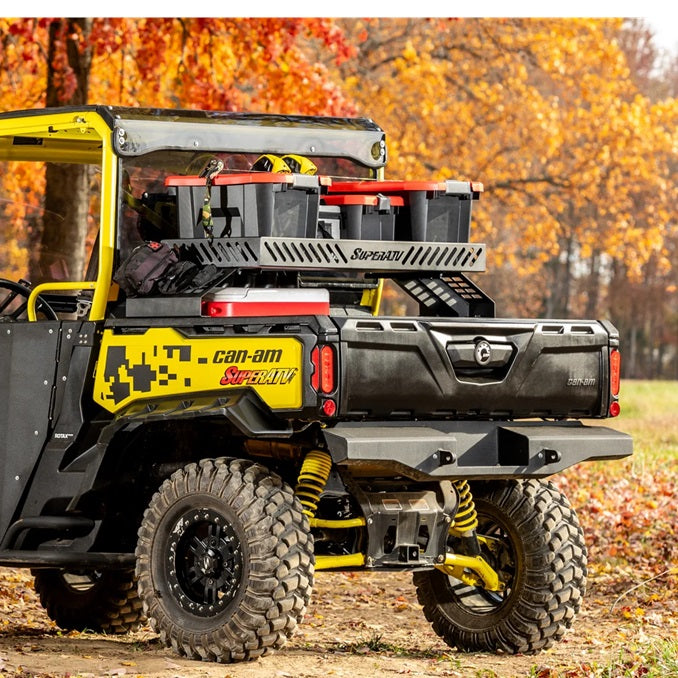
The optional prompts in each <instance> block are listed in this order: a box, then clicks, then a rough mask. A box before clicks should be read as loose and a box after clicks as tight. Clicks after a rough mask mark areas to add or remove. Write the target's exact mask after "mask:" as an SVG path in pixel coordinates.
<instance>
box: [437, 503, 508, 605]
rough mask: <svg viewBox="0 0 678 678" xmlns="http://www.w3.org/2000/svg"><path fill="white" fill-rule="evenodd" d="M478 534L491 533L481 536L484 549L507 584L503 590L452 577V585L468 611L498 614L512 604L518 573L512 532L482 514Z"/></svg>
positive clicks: (450, 583)
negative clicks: (466, 582)
mask: <svg viewBox="0 0 678 678" xmlns="http://www.w3.org/2000/svg"><path fill="white" fill-rule="evenodd" d="M476 531H477V534H478V535H480V536H481V537H483V536H484V537H488V539H487V541H483V540H482V539H480V540H479V541H480V551H481V553H482V555H483V557H484V558H485V560H486V561H487V562H488V563H489V565H490V566H491V567H492V568H493V569H494V570H495V572H497V573H498V575H499V580H500V581H501V582H503V583H504V584H505V588H504V590H503V591H488V590H487V589H484V588H482V587H479V586H470V585H468V584H465V583H464V582H462V581H460V580H458V579H455V578H454V577H448V579H449V585H450V588H451V590H452V593H453V594H454V597H455V598H456V600H457V602H458V604H459V605H461V606H462V607H463V608H464V609H465V610H466V611H467V612H468V613H470V614H474V615H478V616H483V615H490V614H495V613H496V612H497V611H498V610H499V609H500V608H502V607H503V606H505V605H507V604H508V601H509V599H510V598H511V593H512V591H513V586H514V582H515V576H516V553H515V550H514V547H513V543H512V540H511V536H510V535H509V533H508V531H507V529H506V527H505V526H503V525H501V524H500V523H499V522H498V521H497V520H495V519H494V518H490V517H488V516H482V515H478V528H477V530H476Z"/></svg>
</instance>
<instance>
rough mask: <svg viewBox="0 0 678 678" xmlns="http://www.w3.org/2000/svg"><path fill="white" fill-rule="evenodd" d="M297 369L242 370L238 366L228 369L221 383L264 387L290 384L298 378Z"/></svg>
mask: <svg viewBox="0 0 678 678" xmlns="http://www.w3.org/2000/svg"><path fill="white" fill-rule="evenodd" d="M298 371H299V368H297V367H274V368H273V369H271V370H241V369H240V368H239V367H238V366H237V365H231V366H230V367H228V368H227V369H226V370H225V372H224V376H223V377H222V378H221V381H220V382H219V383H220V384H221V385H222V386H234V385H235V386H257V385H258V386H263V385H276V384H277V385H280V386H284V385H285V384H289V383H290V382H291V381H292V379H294V377H295V376H296V374H297V372H298Z"/></svg>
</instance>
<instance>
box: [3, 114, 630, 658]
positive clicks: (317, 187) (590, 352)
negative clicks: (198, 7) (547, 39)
mask: <svg viewBox="0 0 678 678" xmlns="http://www.w3.org/2000/svg"><path fill="white" fill-rule="evenodd" d="M0 163H2V173H1V174H0V191H2V193H1V194H0V198H2V200H0V211H1V214H2V218H3V220H4V221H5V223H10V220H11V223H12V224H14V226H13V229H14V230H13V231H12V232H13V233H14V234H15V235H16V239H17V240H18V241H19V242H22V238H23V241H25V242H36V241H37V240H35V234H36V233H40V231H41V229H46V228H47V229H57V230H58V229H59V228H64V229H66V228H67V227H69V226H71V224H68V223H67V222H68V219H70V218H71V217H66V216H64V215H61V216H60V215H58V214H57V215H55V214H54V212H55V211H56V210H55V208H54V207H53V202H50V206H45V203H44V196H43V193H45V192H46V190H47V189H46V188H45V186H46V185H47V183H46V182H45V180H44V174H45V168H46V167H50V166H51V167H52V168H54V169H55V171H56V172H57V174H58V172H59V168H60V167H65V166H66V164H69V163H70V164H73V163H75V164H80V165H83V166H85V167H86V168H87V177H88V182H87V183H88V187H89V188H88V189H87V187H86V189H87V190H84V191H79V192H75V191H74V192H73V195H81V197H82V200H83V201H84V202H83V204H84V209H83V210H81V212H82V213H83V214H84V216H85V219H86V220H87V223H86V225H85V231H87V235H86V237H83V238H82V239H81V240H82V241H83V243H84V245H83V244H82V243H80V242H77V240H78V239H77V238H71V239H70V241H69V240H68V238H65V239H64V238H61V239H59V238H52V239H47V240H46V239H45V238H44V237H43V238H42V242H43V243H44V242H47V241H50V242H59V243H61V247H62V249H61V251H55V252H53V253H52V254H51V256H50V257H45V256H42V254H44V253H40V252H34V251H31V252H30V255H31V257H32V258H33V260H34V261H38V262H49V265H44V266H43V267H42V268H39V266H38V271H39V272H38V274H37V275H38V278H36V277H35V274H33V275H32V279H31V281H30V282H28V280H27V279H25V278H26V277H27V274H25V275H24V274H22V275H17V279H3V280H0V316H1V317H0V389H1V391H0V460H1V463H2V470H3V473H2V481H1V484H0V540H1V543H0V565H3V566H8V567H27V568H31V570H32V572H33V574H34V576H35V588H36V591H37V592H38V594H39V596H40V600H41V603H42V605H43V606H44V607H45V609H46V610H47V613H48V614H49V616H50V617H51V618H52V619H53V620H54V621H55V622H56V623H57V624H58V625H59V626H61V627H63V628H66V629H72V628H75V629H78V628H79V629H83V628H88V629H94V630H97V629H99V630H106V631H109V632H123V631H126V630H129V629H133V628H134V627H135V626H136V625H138V624H140V623H142V622H144V621H145V620H146V619H148V620H149V622H150V624H151V626H152V628H153V629H154V630H155V631H156V632H157V633H158V634H159V635H160V638H161V640H162V642H163V643H165V644H166V645H167V646H171V647H172V648H174V650H176V651H177V652H179V653H181V654H184V655H187V656H188V657H192V658H196V659H203V660H210V661H219V662H228V661H235V660H242V659H252V658H255V657H258V656H260V655H263V654H265V653H267V652H268V651H270V650H272V649H276V648H280V647H282V645H283V644H284V642H285V640H286V639H287V638H288V637H289V636H290V635H291V634H292V633H293V631H294V629H295V627H296V626H297V624H298V623H299V622H300V621H301V620H302V618H303V616H304V613H305V610H306V606H307V604H308V602H309V597H310V595H311V588H312V584H313V577H314V571H317V570H329V569H334V570H356V569H366V570H370V569H373V568H382V569H387V570H394V571H395V570H411V571H412V573H413V577H414V584H415V586H416V590H417V595H418V598H419V601H420V602H421V604H422V606H423V610H424V614H425V616H426V618H427V619H428V620H429V622H431V624H432V625H433V628H434V630H435V632H436V633H437V634H439V635H440V636H441V637H442V638H443V639H444V640H445V641H446V642H447V643H448V644H449V645H450V646H452V647H456V648H458V649H460V650H491V651H495V650H496V651H503V652H508V653H516V652H534V651H537V650H540V649H542V648H547V647H549V646H550V645H551V644H552V643H553V642H554V641H557V640H558V639H560V638H561V637H562V636H563V634H564V632H565V631H566V629H567V628H568V627H569V626H570V624H571V623H572V620H573V618H574V617H575V615H576V613H577V611H578V609H579V607H580V604H581V600H582V595H583V594H584V589H585V580H586V547H585V544H584V538H583V535H582V530H581V528H580V526H579V524H578V521H577V518H576V516H575V513H574V511H573V509H572V508H571V507H570V505H569V503H568V501H567V499H566V498H565V497H564V496H563V495H562V493H561V492H559V491H558V490H557V489H556V488H555V487H554V485H553V484H551V483H550V482H548V481H547V480H544V478H546V477H547V476H550V475H552V474H554V473H557V472H559V471H562V470H563V469H566V468H568V467H571V466H573V465H574V464H577V463H579V462H583V461H587V460H599V459H617V458H621V457H624V456H627V455H629V454H631V452H632V444H631V441H630V439H629V437H628V436H626V435H625V434H622V433H618V432H616V431H613V430H611V429H608V428H605V427H602V426H599V425H597V423H596V422H593V423H594V424H595V425H588V424H587V425H585V424H583V423H582V422H581V420H582V419H593V420H599V419H604V418H606V417H609V416H615V415H616V414H618V412H619V404H618V394H619V376H620V354H619V346H618V343H619V338H618V333H617V331H616V330H615V328H614V327H613V326H612V325H611V324H610V323H609V322H606V321H594V320H575V321H573V320H552V319H548V320H525V319H514V318H511V319H504V318H497V317H495V313H494V304H493V301H492V300H491V299H490V298H489V297H488V296H487V295H486V294H485V293H484V292H483V291H482V290H481V289H480V288H479V287H478V286H477V285H476V284H475V282H473V281H472V280H471V278H470V277H469V274H474V273H476V272H479V271H482V270H483V269H484V266H485V245H484V244H480V243H474V242H471V241H470V239H469V238H470V234H469V227H470V220H471V208H472V205H473V202H474V200H477V199H478V198H479V196H480V193H481V191H482V186H481V185H480V184H476V183H472V182H467V181H456V180H448V181H396V180H388V179H386V178H385V177H384V166H385V164H386V143H385V136H384V132H383V131H382V130H381V129H380V128H379V127H378V126H377V125H376V124H375V123H373V122H372V121H370V120H367V119H339V118H320V117H317V118H316V117H301V116H277V115H254V114H232V113H218V112H202V111H181V110H158V109H132V108H116V107H110V106H106V107H105V106H84V107H80V108H77V109H76V108H63V109H42V110H30V111H20V112H15V113H3V114H0ZM52 163H53V165H50V164H52ZM71 166H72V165H71ZM26 167H29V168H30V169H28V170H27V169H26ZM22 182H23V184H25V186H24V185H22ZM22 191H23V192H22ZM46 209H49V210H50V211H51V214H50V218H49V219H45V218H44V214H41V210H43V211H44V210H46ZM55 216H56V218H55ZM23 228H25V232H24V233H23V234H22V229H23ZM68 232H69V233H70V232H72V231H71V230H69V231H68ZM31 239H33V240H31ZM64 240H66V242H64ZM68 247H73V248H75V247H82V248H83V252H85V253H86V255H85V256H83V261H84V262H85V263H84V265H83V266H82V270H72V269H73V268H77V267H74V266H73V264H72V261H73V259H72V257H69V256H67V254H68V253H67V252H65V250H64V248H68ZM57 249H58V248H57ZM39 255H40V256H39ZM68 262H71V263H70V264H69V263H68ZM19 278H20V279H19ZM31 283H32V284H31ZM385 286H389V289H392V290H397V291H399V292H400V293H402V295H403V297H404V298H407V299H409V300H411V303H412V305H413V306H414V307H415V308H418V309H419V311H418V313H411V314H410V315H406V316H384V315H380V311H379V307H380V301H381V297H382V290H383V289H384V287H385Z"/></svg>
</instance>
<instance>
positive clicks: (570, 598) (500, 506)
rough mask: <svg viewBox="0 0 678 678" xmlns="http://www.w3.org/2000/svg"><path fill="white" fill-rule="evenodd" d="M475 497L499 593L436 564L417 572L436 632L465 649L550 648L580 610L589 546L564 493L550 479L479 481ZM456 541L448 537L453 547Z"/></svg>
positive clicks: (484, 545) (510, 650) (526, 650)
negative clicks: (499, 583)
mask: <svg viewBox="0 0 678 678" xmlns="http://www.w3.org/2000/svg"><path fill="white" fill-rule="evenodd" d="M473 498H474V501H475V505H476V510H477V512H478V529H477V533H478V535H483V536H486V537H487V539H485V540H484V541H483V540H482V539H481V550H482V553H483V555H484V556H485V559H486V560H487V561H488V562H489V564H490V565H491V566H492V567H493V568H494V569H495V571H497V572H498V574H499V579H500V581H503V582H504V583H505V584H506V589H505V590H504V591H503V592H502V593H495V592H492V591H487V590H485V589H483V588H479V587H474V586H468V585H466V584H464V583H463V582H461V581H459V580H457V579H455V578H453V577H449V576H447V575H445V574H444V573H443V572H442V571H440V570H427V571H424V572H417V573H415V574H414V584H415V586H416V587H417V597H418V599H419V602H420V603H421V604H422V605H423V609H424V614H425V615H426V619H428V621H429V622H431V624H432V626H433V630H434V631H435V632H436V633H437V634H438V635H439V636H440V637H441V638H443V640H445V642H446V643H447V644H448V645H450V646H451V647H456V648H457V649H459V650H462V651H478V650H481V651H500V652H507V653H511V654H514V653H518V652H520V653H532V652H536V651H538V650H542V649H545V648H548V647H550V646H551V645H553V643H554V642H555V641H557V640H559V639H560V638H561V637H562V636H563V634H564V633H565V631H566V630H567V628H569V626H570V624H571V623H572V620H573V619H574V617H575V615H576V614H577V613H578V612H579V608H580V606H581V601H582V598H583V595H584V592H585V589H586V546H585V544H584V535H583V532H582V529H581V527H580V526H579V522H578V520H577V516H576V514H575V512H574V511H573V509H572V508H571V506H570V504H569V502H568V501H567V498H566V497H565V496H564V495H563V494H561V493H560V492H559V491H558V490H557V489H556V488H555V487H554V486H553V485H552V484H551V483H549V482H543V481H537V480H527V481H500V482H492V483H484V484H483V483H477V484H476V485H475V487H474V490H473ZM457 542H458V540H455V538H453V537H450V539H449V541H448V544H449V546H450V547H451V548H452V549H454V546H455V545H456V544H457Z"/></svg>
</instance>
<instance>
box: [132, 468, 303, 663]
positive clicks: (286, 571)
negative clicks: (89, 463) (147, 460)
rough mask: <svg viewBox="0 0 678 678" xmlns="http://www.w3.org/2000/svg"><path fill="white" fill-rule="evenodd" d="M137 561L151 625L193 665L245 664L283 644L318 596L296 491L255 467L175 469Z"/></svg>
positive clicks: (152, 511) (153, 507)
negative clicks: (202, 662)
mask: <svg viewBox="0 0 678 678" xmlns="http://www.w3.org/2000/svg"><path fill="white" fill-rule="evenodd" d="M136 555H137V577H138V580H139V592H140V595H141V599H142V601H143V604H144V610H145V612H146V614H147V616H148V618H149V621H150V624H151V627H152V628H153V630H154V631H156V632H157V633H158V634H159V635H160V639H161V641H162V642H163V643H164V644H165V645H166V646H168V647H172V648H173V649H174V650H175V651H176V652H178V653H179V654H182V655H185V656H187V657H190V658H192V659H202V660H205V661H216V662H231V661H239V660H245V659H254V658H256V657H259V656H261V655H263V654H266V653H267V652H269V651H270V650H273V649H277V648H280V647H282V645H283V644H284V643H285V641H286V640H287V638H288V637H289V636H290V635H291V634H292V633H293V631H294V629H295V628H296V626H297V624H298V623H299V622H300V621H301V619H302V618H303V616H304V613H305V610H306V606H307V604H308V602H309V599H310V595H311V587H312V584H313V569H314V557H313V541H312V537H311V535H310V530H309V524H308V518H307V517H306V516H305V515H304V514H303V513H302V507H301V505H300V504H299V501H298V500H297V498H296V497H295V496H294V494H293V492H292V490H291V488H290V487H289V486H287V485H286V484H285V483H283V481H282V480H281V479H280V478H279V477H278V476H276V475H274V474H272V473H270V472H269V471H267V470H266V469H265V468H264V467H262V466H260V465H258V464H254V463H252V462H249V461H243V460H226V459H215V460H203V461H201V462H200V463H199V464H189V465H188V466H186V467H184V468H183V469H180V470H179V471H177V472H175V473H174V474H173V475H172V476H171V477H170V478H168V479H167V480H166V481H165V482H164V483H163V485H162V486H161V488H160V490H159V491H158V492H157V493H156V494H155V495H154V496H153V499H152V500H151V503H150V505H149V507H148V509H147V510H146V512H145V514H144V519H143V521H142V524H141V527H140V529H139V541H138V544H137V551H136Z"/></svg>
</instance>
